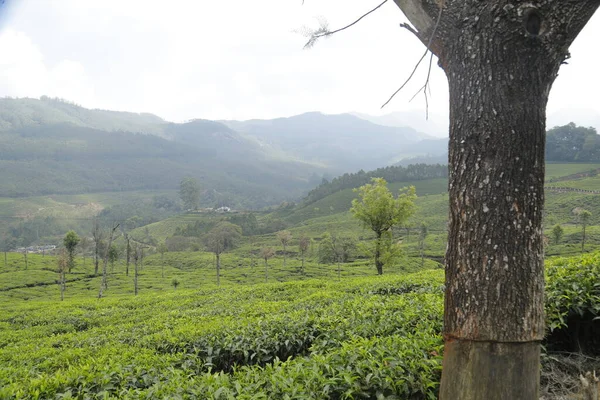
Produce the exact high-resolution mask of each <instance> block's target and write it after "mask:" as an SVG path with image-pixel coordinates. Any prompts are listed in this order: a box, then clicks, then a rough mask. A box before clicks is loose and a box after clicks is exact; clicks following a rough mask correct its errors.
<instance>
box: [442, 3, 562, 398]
mask: <svg viewBox="0 0 600 400" xmlns="http://www.w3.org/2000/svg"><path fill="white" fill-rule="evenodd" d="M481 12H482V13H483V14H479V15H478V17H479V18H480V20H481V19H483V20H485V21H486V22H482V24H481V27H477V26H474V27H472V29H470V30H469V29H467V30H465V31H464V32H463V35H462V37H461V38H457V43H456V44H455V46H454V50H453V52H454V53H452V54H451V55H450V59H448V60H447V61H446V63H447V65H446V74H447V76H448V81H449V86H450V146H449V165H450V168H449V175H450V176H449V193H450V221H449V234H448V248H447V252H446V299H445V313H444V337H445V339H446V343H448V344H449V347H448V350H449V351H447V352H446V353H445V355H444V358H445V359H444V365H445V366H446V369H444V371H443V376H442V391H441V393H442V397H441V398H442V399H458V398H460V399H463V400H468V399H484V398H485V399H490V400H491V399H506V398H520V399H537V398H538V397H539V396H538V393H537V390H538V389H537V388H538V387H539V365H538V364H539V359H538V358H536V357H539V341H541V340H542V339H543V337H544V308H543V305H544V273H543V260H544V245H543V241H542V210H543V206H544V149H545V139H546V129H545V120H546V115H545V109H546V102H547V100H548V92H549V90H550V86H551V85H552V82H553V81H554V78H555V76H556V72H557V70H558V66H559V65H560V61H559V60H558V62H551V63H550V65H548V63H547V62H546V60H545V59H544V56H543V54H539V49H538V48H537V47H536V45H535V43H534V42H530V41H531V40H532V39H529V38H527V37H525V36H524V35H522V33H521V32H520V31H519V32H514V33H511V32H496V33H494V32H490V31H486V29H487V28H485V26H486V25H487V24H488V23H489V24H493V21H494V19H495V18H497V17H500V16H499V15H498V14H495V13H490V12H489V11H487V12H486V11H483V10H482V11H481ZM474 17H475V15H473V18H474ZM507 35H508V36H509V37H511V36H512V35H519V36H523V37H524V39H520V40H518V43H515V44H514V45H511V46H506V45H505V41H504V39H503V37H506V36H507ZM515 40H516V38H515ZM474 56H475V57H474ZM473 57H474V58H473ZM524 59H525V60H527V63H523V62H522V60H524ZM465 65H466V66H467V67H465ZM499 305H501V306H499ZM517 356H518V357H522V358H523V360H520V359H517V360H520V361H518V362H517V363H514V362H512V361H510V359H511V357H517ZM532 358H533V361H532ZM525 360H527V361H525ZM521 362H523V364H521ZM455 366H462V367H461V368H454V367H455ZM477 371H479V372H480V373H478V374H477V373H476V374H474V375H472V374H471V373H472V372H477ZM484 371H485V372H484ZM493 371H494V372H493ZM475 378H476V379H475ZM508 393H513V394H515V393H516V394H518V396H517V397H510V395H508ZM506 396H508V397H506Z"/></svg>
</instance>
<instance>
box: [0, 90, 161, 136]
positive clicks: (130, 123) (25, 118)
mask: <svg viewBox="0 0 600 400" xmlns="http://www.w3.org/2000/svg"><path fill="white" fill-rule="evenodd" d="M62 123H69V124H72V125H75V126H79V127H85V128H93V129H98V130H102V131H108V132H112V131H124V132H134V133H151V134H155V135H161V134H162V129H161V125H162V124H164V123H165V121H164V120H163V119H162V118H160V117H157V116H156V115H153V114H138V113H129V112H121V111H108V110H89V109H87V108H83V107H81V106H78V105H76V104H73V103H69V102H67V101H64V100H60V99H51V98H49V97H46V96H42V98H41V99H40V100H37V99H30V98H21V99H12V98H0V131H9V130H18V129H21V128H28V127H36V126H44V125H54V124H62Z"/></svg>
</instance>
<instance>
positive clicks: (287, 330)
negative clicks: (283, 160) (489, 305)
mask: <svg viewBox="0 0 600 400" xmlns="http://www.w3.org/2000/svg"><path fill="white" fill-rule="evenodd" d="M442 279H443V278H442V275H441V274H440V273H438V272H436V273H426V274H420V275H416V276H412V277H410V278H400V277H393V278H392V277H390V278H386V279H377V280H373V279H364V278H363V279H357V280H353V281H348V282H344V283H331V282H325V281H309V282H305V283H289V284H276V285H265V286H253V287H247V288H244V287H241V288H232V289H227V290H217V289H214V288H213V289H210V290H204V291H201V292H198V291H193V292H191V291H183V290H182V291H180V290H177V291H172V292H171V293H168V294H161V295H156V294H153V295H141V296H139V297H137V298H129V299H123V298H118V299H103V300H102V302H101V303H99V302H98V301H97V300H88V301H86V300H79V301H72V300H71V301H65V302H64V304H60V305H58V304H57V303H39V304H36V305H35V306H33V307H25V306H23V307H22V306H15V305H13V306H10V307H8V308H6V310H5V311H6V312H5V313H4V314H3V317H2V322H1V323H0V361H1V362H2V365H3V368H2V370H1V371H0V398H7V399H13V398H15V399H16V398H19V399H31V398H47V399H51V398H61V397H63V398H64V397H65V396H66V397H67V398H68V396H71V397H73V398H78V397H85V398H93V399H96V398H104V397H106V396H108V397H118V398H176V397H190V398H215V399H227V398H246V399H249V398H265V399H266V398H286V396H288V397H289V398H315V399H323V400H324V399H330V398H364V399H368V398H376V397H377V396H378V395H384V396H386V397H388V398H389V397H390V396H397V397H400V398H408V397H411V396H415V397H421V398H423V397H427V398H432V399H433V398H435V396H436V393H437V387H438V385H439V378H440V370H441V353H442V339H441V336H440V331H441V310H442V301H441V297H440V293H441V292H440V289H439V288H440V287H441V284H442ZM391 288H397V289H398V290H397V292H396V293H394V294H392V292H391V291H389V289H391ZM401 288H404V290H402V289H401Z"/></svg>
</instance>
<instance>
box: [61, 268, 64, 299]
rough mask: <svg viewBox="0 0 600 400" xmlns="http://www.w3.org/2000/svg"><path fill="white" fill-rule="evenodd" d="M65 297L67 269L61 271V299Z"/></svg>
mask: <svg viewBox="0 0 600 400" xmlns="http://www.w3.org/2000/svg"><path fill="white" fill-rule="evenodd" d="M64 299H65V271H64V270H63V271H61V272H60V301H63V300H64Z"/></svg>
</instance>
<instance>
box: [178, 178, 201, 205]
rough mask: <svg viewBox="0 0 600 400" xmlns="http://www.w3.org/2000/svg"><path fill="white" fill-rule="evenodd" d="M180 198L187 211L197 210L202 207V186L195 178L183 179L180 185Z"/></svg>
mask: <svg viewBox="0 0 600 400" xmlns="http://www.w3.org/2000/svg"><path fill="white" fill-rule="evenodd" d="M179 196H180V197H181V201H183V205H184V208H185V209H186V210H197V209H198V207H199V206H200V185H198V182H197V181H196V180H195V179H194V178H183V179H182V180H181V182H180V184H179Z"/></svg>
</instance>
